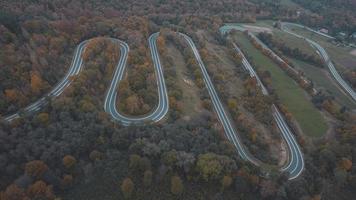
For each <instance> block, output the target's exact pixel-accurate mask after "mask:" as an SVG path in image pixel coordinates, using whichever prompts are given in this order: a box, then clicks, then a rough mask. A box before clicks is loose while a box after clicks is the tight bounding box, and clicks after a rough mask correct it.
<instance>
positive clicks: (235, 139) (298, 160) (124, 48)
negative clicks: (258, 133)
mask: <svg viewBox="0 0 356 200" xmlns="http://www.w3.org/2000/svg"><path fill="white" fill-rule="evenodd" d="M177 34H178V36H180V37H182V38H184V39H185V41H186V42H187V43H188V45H189V47H190V48H191V50H192V52H193V54H194V56H195V58H196V61H197V63H198V65H199V67H200V69H201V71H202V74H203V79H204V83H205V86H206V87H207V89H208V92H209V95H210V97H211V100H212V103H213V107H214V110H215V111H216V113H217V115H218V118H219V121H220V122H221V124H222V126H223V128H224V131H225V135H226V137H227V139H228V140H229V141H230V142H231V143H232V144H233V145H234V146H235V147H236V150H237V152H238V154H239V155H240V156H241V158H242V159H244V160H247V161H250V162H251V163H253V164H255V165H257V166H259V165H260V164H261V163H260V161H259V160H257V159H255V158H254V157H253V156H251V155H250V153H249V152H248V151H247V150H246V148H245V147H244V145H243V144H242V142H241V140H240V138H239V136H238V134H237V132H236V130H235V129H234V127H233V125H232V122H231V120H230V119H229V117H228V115H227V114H226V113H227V112H226V111H225V108H224V107H223V104H222V103H221V100H220V98H219V96H218V94H217V92H216V90H215V88H214V85H213V83H212V81H211V79H210V76H209V74H208V72H207V70H206V68H205V65H204V63H203V61H202V59H201V57H200V54H199V51H198V50H197V48H196V46H195V44H194V42H193V40H192V39H191V38H190V37H189V36H187V35H185V34H183V33H177ZM158 36H159V33H154V34H152V35H151V36H150V37H149V39H148V44H149V47H150V52H151V57H152V61H153V64H154V69H155V75H156V78H157V90H158V97H159V98H158V105H157V107H156V108H155V109H154V110H153V111H152V112H151V113H149V114H147V115H145V116H142V117H129V116H125V115H123V114H121V113H119V112H118V110H117V107H116V102H117V101H116V99H117V87H118V84H119V83H120V81H121V80H122V79H123V77H124V74H125V68H126V63H127V58H128V53H129V46H128V45H127V43H125V42H123V41H121V40H119V39H114V38H108V39H110V40H111V41H112V42H114V43H117V44H118V45H120V50H121V53H120V59H119V62H118V64H117V67H116V69H115V71H114V74H113V79H112V81H111V83H110V87H109V88H108V90H107V94H106V98H105V101H104V110H105V111H106V112H107V113H108V114H110V115H111V116H112V118H113V119H115V120H116V121H119V122H121V123H122V124H123V125H125V126H128V125H130V124H144V123H146V122H158V121H160V120H161V119H163V118H164V117H165V115H166V114H167V112H168V110H169V100H168V95H167V88H166V84H165V79H164V74H163V69H162V65H161V62H160V58H159V53H158V50H157V44H156V40H157V37H158ZM88 42H90V40H86V41H83V42H81V43H80V44H79V45H78V47H77V48H76V50H75V52H74V57H73V60H72V64H71V66H70V68H69V71H68V73H67V74H66V75H65V77H64V78H63V79H62V80H61V81H60V82H59V83H58V84H57V85H56V86H55V87H54V88H53V89H52V91H50V92H49V93H48V94H47V95H45V96H44V97H42V98H41V99H39V100H38V101H36V102H34V103H32V104H31V105H29V106H28V107H26V108H24V109H23V110H22V111H19V112H17V113H14V114H12V115H10V116H7V117H5V118H4V119H5V120H6V121H9V122H10V121H12V120H14V119H17V118H20V117H21V116H22V115H23V114H31V113H34V112H36V111H38V110H40V109H41V108H42V107H43V106H45V105H46V104H47V103H48V99H53V98H55V97H58V96H59V95H61V94H62V93H63V92H64V90H65V89H66V88H67V87H68V86H69V85H70V84H71V83H72V82H73V79H72V78H71V77H72V76H76V75H78V74H79V73H80V71H81V70H82V68H83V66H84V65H83V60H82V53H83V52H84V51H85V48H86V45H87V44H88ZM235 46H236V45H235ZM236 48H237V46H236ZM243 63H244V66H245V67H246V69H247V70H249V72H250V74H251V76H254V77H256V78H257V79H258V81H259V85H260V86H261V88H262V91H263V93H264V94H265V95H268V92H267V90H266V88H265V87H264V86H263V84H262V82H261V81H260V80H259V78H258V76H257V74H256V72H255V71H254V70H253V68H252V66H251V65H250V64H249V63H248V62H247V60H246V59H245V58H244V59H243ZM273 109H274V110H276V111H275V112H274V114H273V116H274V118H275V120H276V121H277V124H278V127H279V128H280V129H281V131H282V133H283V138H284V139H285V141H286V142H287V144H288V147H289V148H290V151H291V152H292V153H291V159H290V162H289V165H288V166H286V167H285V168H283V169H282V170H283V171H287V172H289V173H290V179H294V178H296V177H298V176H299V174H300V173H301V171H302V170H303V168H304V162H303V158H302V154H301V152H300V150H299V147H298V145H297V144H296V141H295V139H294V137H293V135H292V134H291V132H290V130H289V128H288V126H287V124H286V123H285V121H284V119H283V117H282V115H281V114H280V113H279V111H278V109H277V108H276V107H274V108H273Z"/></svg>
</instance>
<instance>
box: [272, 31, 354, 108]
mask: <svg viewBox="0 0 356 200" xmlns="http://www.w3.org/2000/svg"><path fill="white" fill-rule="evenodd" d="M273 34H274V35H275V38H278V39H279V40H280V41H282V42H284V44H286V45H287V46H288V47H290V48H299V49H301V50H302V51H303V52H305V53H308V54H313V55H314V56H319V55H318V54H317V53H316V52H315V50H314V49H313V48H312V47H311V46H310V45H309V44H308V43H307V42H306V41H304V40H303V39H299V38H297V37H295V36H292V35H290V34H288V33H285V32H282V31H280V30H278V29H274V30H273ZM289 60H290V61H292V62H293V64H294V66H295V67H297V68H298V69H300V70H302V71H303V72H304V73H305V75H306V76H307V77H308V78H309V79H310V80H312V81H313V82H314V83H315V85H316V87H317V88H318V89H324V91H326V92H327V94H329V95H332V96H333V97H335V99H336V101H337V102H338V103H339V104H340V105H345V106H346V107H348V108H351V109H355V108H356V105H355V104H354V103H353V102H352V100H351V98H350V97H349V96H348V95H347V94H345V93H344V92H341V91H340V90H342V89H341V88H339V87H338V86H337V82H336V81H335V80H334V79H333V78H331V75H329V76H328V75H327V74H328V73H330V72H329V70H328V68H325V69H320V68H318V67H316V66H314V65H311V64H308V63H306V62H303V61H300V60H297V59H293V58H289Z"/></svg>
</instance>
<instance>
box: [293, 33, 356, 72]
mask: <svg viewBox="0 0 356 200" xmlns="http://www.w3.org/2000/svg"><path fill="white" fill-rule="evenodd" d="M292 30H293V31H294V32H296V33H298V34H300V35H302V36H304V37H307V38H309V39H311V40H314V41H315V42H317V43H319V44H320V45H321V46H322V47H323V48H325V50H326V52H327V53H328V54H329V56H330V59H331V60H332V61H333V62H334V63H335V67H336V68H337V70H338V71H339V72H341V73H347V69H356V65H355V63H356V56H354V55H351V54H350V51H351V50H353V49H352V48H350V47H343V46H336V45H335V44H333V43H331V42H330V41H329V39H327V38H326V37H323V36H320V35H318V34H316V33H312V32H310V31H307V30H305V29H302V28H298V27H293V28H292Z"/></svg>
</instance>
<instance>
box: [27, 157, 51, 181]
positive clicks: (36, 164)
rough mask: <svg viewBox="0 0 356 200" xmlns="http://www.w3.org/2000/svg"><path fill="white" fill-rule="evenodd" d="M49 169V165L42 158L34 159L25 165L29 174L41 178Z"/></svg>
mask: <svg viewBox="0 0 356 200" xmlns="http://www.w3.org/2000/svg"><path fill="white" fill-rule="evenodd" d="M47 170H48V166H47V165H46V164H45V163H44V162H43V161H41V160H33V161H30V162H28V163H26V165H25V173H26V174H27V175H28V176H31V177H35V178H39V177H41V176H42V175H43V174H44V173H45V172H46V171H47Z"/></svg>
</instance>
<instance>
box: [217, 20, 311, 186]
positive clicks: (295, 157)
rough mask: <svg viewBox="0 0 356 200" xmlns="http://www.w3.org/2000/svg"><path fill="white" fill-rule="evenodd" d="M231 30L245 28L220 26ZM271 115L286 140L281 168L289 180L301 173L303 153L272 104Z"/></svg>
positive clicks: (224, 30) (246, 65) (245, 63)
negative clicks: (285, 150) (285, 149)
mask: <svg viewBox="0 0 356 200" xmlns="http://www.w3.org/2000/svg"><path fill="white" fill-rule="evenodd" d="M231 30H238V31H245V29H244V28H243V27H242V26H233V25H228V26H223V27H221V29H220V32H221V33H222V34H224V35H225V34H227V33H229V32H230V31H231ZM249 34H251V33H249ZM251 36H252V37H255V36H254V35H253V34H251ZM232 45H233V47H234V48H235V50H236V51H237V53H238V54H239V55H241V57H242V65H243V67H244V68H245V70H247V71H248V72H249V74H250V76H251V77H254V78H255V79H256V81H257V84H258V85H259V86H260V87H261V90H262V94H263V95H268V90H267V89H266V87H265V86H264V85H263V83H262V81H261V79H260V78H259V77H258V75H257V73H256V71H255V70H254V68H253V67H252V66H251V64H250V63H249V62H248V60H247V59H246V57H245V55H244V54H243V52H242V51H241V49H240V48H239V47H238V46H237V45H236V44H235V43H232ZM261 45H262V46H263V47H264V48H268V47H266V46H265V45H264V44H263V43H261ZM270 51H272V50H270ZM278 58H279V57H278ZM279 59H281V58H279ZM283 62H284V61H283ZM272 115H273V118H274V120H275V122H276V124H277V126H278V128H279V130H280V132H281V133H282V138H283V140H284V141H285V142H286V144H287V146H288V149H289V155H290V158H289V162H288V163H287V165H286V166H285V167H283V168H282V169H281V170H282V171H285V172H288V173H289V180H292V179H295V178H297V177H298V176H299V175H301V174H302V172H303V170H304V158H303V154H302V151H301V150H300V147H299V145H298V143H297V141H296V139H295V137H294V135H293V134H292V131H291V130H290V128H289V127H288V124H287V123H286V121H285V119H284V118H283V116H282V114H281V112H280V111H279V110H278V108H277V107H276V106H275V105H274V104H273V105H272Z"/></svg>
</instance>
